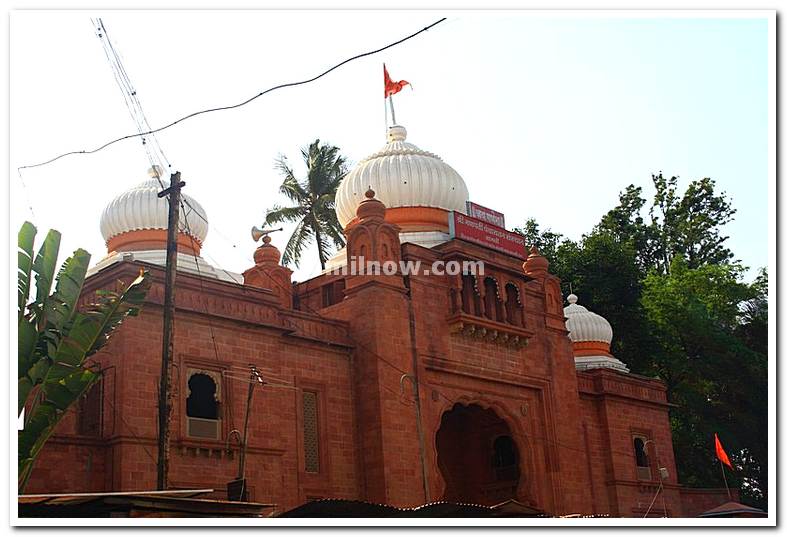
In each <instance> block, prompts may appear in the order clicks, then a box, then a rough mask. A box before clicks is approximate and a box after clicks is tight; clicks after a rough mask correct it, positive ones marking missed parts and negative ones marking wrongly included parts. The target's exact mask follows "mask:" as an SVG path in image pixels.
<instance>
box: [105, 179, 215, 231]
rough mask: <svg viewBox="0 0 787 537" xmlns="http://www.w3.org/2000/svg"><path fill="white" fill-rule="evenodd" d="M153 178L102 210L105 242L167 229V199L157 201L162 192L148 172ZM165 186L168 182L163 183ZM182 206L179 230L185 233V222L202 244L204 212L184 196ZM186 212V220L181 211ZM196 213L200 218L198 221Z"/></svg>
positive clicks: (205, 216) (186, 195)
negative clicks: (122, 235) (125, 234)
mask: <svg viewBox="0 0 787 537" xmlns="http://www.w3.org/2000/svg"><path fill="white" fill-rule="evenodd" d="M150 173H151V175H152V176H153V178H152V179H148V180H147V181H144V182H142V183H140V184H139V185H137V186H135V187H132V188H130V189H129V190H127V191H125V192H123V193H122V194H120V195H119V196H117V197H116V198H115V199H113V200H112V201H111V202H109V204H108V205H107V206H106V208H105V209H104V212H103V213H102V215H101V235H102V236H103V237H104V241H108V240H109V239H111V238H112V237H115V236H117V235H120V234H122V233H126V232H129V231H137V230H142V229H167V217H168V212H169V210H168V204H167V200H166V198H159V197H158V193H159V192H160V191H161V185H160V184H159V181H158V180H157V179H155V173H156V172H154V171H153V170H152V169H151V171H150ZM162 182H163V183H164V185H165V186H168V184H169V181H168V180H166V179H162ZM181 197H182V199H183V206H182V207H181V209H180V215H179V220H180V226H179V227H180V228H181V229H184V227H185V223H186V222H188V228H189V230H190V232H191V233H190V235H191V236H193V237H194V238H195V239H197V240H198V241H199V243H200V244H202V243H203V242H204V241H205V237H207V236H208V223H207V222H206V220H207V215H206V214H205V209H203V208H202V205H200V204H199V203H198V202H197V201H196V200H195V199H194V198H192V197H191V196H189V195H188V194H186V193H182V194H181ZM184 208H185V217H184V214H183V213H184V211H183V209H184ZM195 211H196V212H198V213H199V215H202V217H204V218H201V217H200V216H199V215H198V214H195Z"/></svg>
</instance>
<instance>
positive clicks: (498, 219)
mask: <svg viewBox="0 0 787 537" xmlns="http://www.w3.org/2000/svg"><path fill="white" fill-rule="evenodd" d="M466 204H467V215H468V216H471V217H473V218H477V219H479V220H483V221H484V222H487V223H489V224H493V225H495V226H497V227H502V228H503V229H505V227H506V217H505V215H503V213H499V212H497V211H493V210H492V209H488V208H486V207H484V206H483V205H478V204H477V203H473V202H472V201H468V202H466Z"/></svg>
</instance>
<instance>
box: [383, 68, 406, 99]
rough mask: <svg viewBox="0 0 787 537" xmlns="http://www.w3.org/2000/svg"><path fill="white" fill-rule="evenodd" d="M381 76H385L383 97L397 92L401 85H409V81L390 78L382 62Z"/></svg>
mask: <svg viewBox="0 0 787 537" xmlns="http://www.w3.org/2000/svg"><path fill="white" fill-rule="evenodd" d="M383 77H384V78H385V97H384V98H385V99H387V98H388V97H390V96H391V95H393V94H394V93H399V92H400V91H402V88H403V87H405V86H410V83H409V82H408V81H406V80H400V81H399V82H394V81H393V80H391V77H390V76H389V75H388V69H386V68H385V64H383Z"/></svg>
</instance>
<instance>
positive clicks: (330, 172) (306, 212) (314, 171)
mask: <svg viewBox="0 0 787 537" xmlns="http://www.w3.org/2000/svg"><path fill="white" fill-rule="evenodd" d="M301 155H302V157H303V161H304V162H305V163H306V170H307V174H306V178H305V179H304V180H303V181H299V180H298V179H297V178H296V177H295V173H294V172H293V170H292V168H291V167H290V165H289V164H288V163H287V157H285V156H283V155H282V156H280V157H279V158H278V159H276V169H277V170H278V171H279V172H280V173H281V174H282V176H283V177H284V181H283V182H282V184H281V186H280V187H279V192H281V193H282V194H284V195H285V196H286V197H287V198H288V199H289V200H290V201H292V202H293V203H294V205H293V206H291V207H282V206H280V205H275V206H274V207H273V208H272V209H269V210H268V212H267V213H266V214H265V222H266V223H267V224H269V225H270V224H280V223H283V222H297V223H298V225H297V226H295V231H293V233H292V235H291V236H290V239H289V240H288V241H287V247H286V248H285V249H284V254H283V255H282V262H283V263H284V264H285V265H290V264H293V265H295V266H296V267H297V266H299V264H300V261H301V254H302V253H303V249H304V248H305V247H306V246H307V245H308V244H309V243H311V241H312V240H314V241H315V242H316V243H317V253H318V255H319V257H320V266H321V267H322V268H323V269H324V268H325V262H326V261H327V260H328V256H329V255H330V251H331V247H332V246H335V247H336V248H342V247H344V244H345V243H344V231H343V230H342V226H341V225H340V224H339V220H338V219H337V218H336V211H335V210H334V205H335V200H336V189H337V188H338V187H339V183H340V182H341V180H342V178H343V177H344V175H345V174H346V173H347V162H346V160H345V159H344V157H343V156H341V155H340V154H339V148H338V147H335V146H332V145H329V144H322V145H320V140H319V138H318V139H316V140H314V142H313V143H312V144H311V145H310V146H309V147H308V148H307V147H304V148H302V149H301Z"/></svg>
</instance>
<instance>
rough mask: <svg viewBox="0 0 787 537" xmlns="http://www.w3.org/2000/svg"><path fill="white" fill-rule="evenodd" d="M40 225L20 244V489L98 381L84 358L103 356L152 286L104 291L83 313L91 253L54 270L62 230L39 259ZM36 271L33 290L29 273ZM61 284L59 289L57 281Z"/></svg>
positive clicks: (140, 283) (143, 282) (140, 282)
mask: <svg viewBox="0 0 787 537" xmlns="http://www.w3.org/2000/svg"><path fill="white" fill-rule="evenodd" d="M35 236H36V228H35V227H34V226H33V225H32V224H30V223H29V222H25V223H24V224H23V225H22V228H21V229H20V230H19V239H18V270H17V289H18V318H17V321H18V335H19V348H18V352H19V361H18V375H19V400H18V401H19V404H18V409H17V411H18V412H19V414H20V415H21V414H22V411H23V409H24V411H25V413H24V428H23V429H22V430H21V431H19V434H18V448H19V458H18V464H19V481H18V487H19V492H20V493H21V492H23V490H24V488H25V485H26V484H27V480H28V479H29V478H30V473H31V471H32V469H33V464H34V462H35V460H36V457H37V456H38V454H39V453H40V451H41V448H42V447H43V446H44V444H45V443H46V441H47V440H48V439H49V437H50V435H51V434H52V432H53V431H54V429H55V427H56V426H57V424H58V423H59V422H60V420H61V419H62V417H63V416H64V415H65V413H66V411H67V410H68V409H69V408H70V407H71V405H72V404H73V403H74V402H75V401H77V400H78V399H79V398H80V397H81V396H82V395H83V394H84V393H85V392H86V391H87V390H88V389H89V388H90V387H91V386H92V385H93V383H94V382H95V381H96V380H98V378H99V374H98V373H96V372H94V371H92V370H91V369H90V367H89V366H88V364H86V359H87V358H88V357H89V356H91V355H93V354H94V353H95V352H96V351H98V350H99V349H100V348H101V347H102V346H103V345H104V344H105V343H106V342H107V340H108V339H109V337H110V335H111V334H112V332H113V331H114V330H115V329H116V328H117V327H118V325H120V323H121V322H122V321H123V319H124V318H125V317H126V316H127V315H136V314H137V308H138V306H139V305H140V304H142V301H143V300H144V298H145V295H146V293H147V290H148V287H149V285H150V283H149V280H148V278H147V277H146V276H145V275H142V274H141V275H140V276H139V277H138V278H137V279H136V280H134V282H132V283H131V285H129V286H128V287H127V288H126V289H125V290H124V291H123V292H122V293H119V294H118V293H112V292H108V291H100V292H98V293H97V294H98V303H97V304H92V305H89V306H87V307H85V308H81V309H80V308H77V301H78V300H79V298H80V295H81V294H82V286H83V284H84V281H85V275H86V273H87V268H88V264H89V262H90V254H88V253H87V252H86V251H85V250H82V249H79V250H77V251H75V252H74V254H73V255H72V256H71V257H69V258H68V259H67V260H66V261H65V263H63V265H62V267H61V268H60V270H59V272H58V273H57V276H56V277H55V269H56V265H57V256H58V252H59V250H60V233H59V232H57V231H55V230H50V231H49V233H48V234H47V236H46V238H45V239H44V242H43V244H42V245H41V248H40V249H39V251H38V253H37V254H35V255H34V250H33V246H34V242H35ZM33 274H35V293H34V295H35V296H34V298H33V300H32V301H31V302H28V300H30V295H31V294H32V293H33V289H32V285H31V276H32V275H33ZM53 283H55V290H54V292H53V293H51V294H50V292H51V290H52V284H53Z"/></svg>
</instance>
